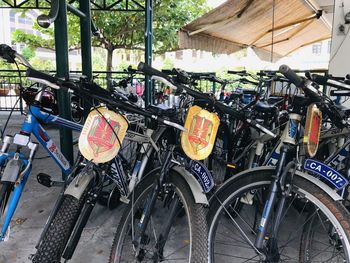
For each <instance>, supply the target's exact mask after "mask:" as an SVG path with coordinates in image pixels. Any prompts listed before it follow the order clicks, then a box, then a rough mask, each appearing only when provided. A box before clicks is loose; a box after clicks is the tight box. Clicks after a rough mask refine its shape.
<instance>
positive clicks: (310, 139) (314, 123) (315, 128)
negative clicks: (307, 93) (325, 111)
mask: <svg viewBox="0 0 350 263" xmlns="http://www.w3.org/2000/svg"><path fill="white" fill-rule="evenodd" d="M321 126H322V112H321V111H320V110H319V108H318V107H317V106H316V104H314V103H313V104H311V105H310V106H309V107H308V108H307V114H306V121H305V132H304V139H303V142H304V147H305V152H306V153H307V155H308V156H309V157H314V156H315V155H316V153H317V149H318V143H319V139H320V133H321Z"/></svg>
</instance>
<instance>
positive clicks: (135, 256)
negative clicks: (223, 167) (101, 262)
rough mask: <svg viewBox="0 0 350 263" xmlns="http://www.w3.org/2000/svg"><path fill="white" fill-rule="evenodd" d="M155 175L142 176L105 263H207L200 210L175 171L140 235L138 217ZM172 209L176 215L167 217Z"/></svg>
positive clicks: (204, 222)
mask: <svg viewBox="0 0 350 263" xmlns="http://www.w3.org/2000/svg"><path fill="white" fill-rule="evenodd" d="M157 176H159V175H158V174H157V173H152V174H150V175H149V176H146V177H145V178H144V180H142V181H141V182H140V183H139V184H138V186H137V188H136V189H135V191H134V194H133V196H132V197H131V200H130V203H129V205H128V206H127V207H126V210H125V212H124V214H123V216H122V218H121V220H120V223H119V226H118V229H117V232H116V234H115V237H114V241H113V245H112V250H111V254H110V260H109V262H113V263H116V262H161V261H164V262H168V261H170V262H179V263H180V262H192V263H197V262H198V263H203V262H207V260H208V246H207V225H206V220H205V213H204V207H203V205H202V204H196V203H195V201H194V198H193V195H192V193H191V190H190V188H189V186H188V184H187V183H186V181H185V180H184V179H183V178H182V177H181V176H180V175H179V174H177V173H175V172H172V171H170V174H169V177H168V180H167V182H166V187H165V188H163V189H162V190H161V191H159V194H158V197H157V200H156V203H155V206H154V209H153V210H152V214H151V218H150V220H149V222H148V225H147V228H146V231H145V234H144V235H142V236H140V233H139V232H140V231H139V230H140V225H141V223H142V220H143V216H142V214H143V211H144V208H145V207H146V206H147V205H148V204H149V197H150V195H151V193H152V191H153V189H154V188H153V187H154V183H155V182H157ZM174 205H175V206H176V207H174ZM172 209H176V210H175V211H176V213H175V216H174V217H173V218H170V211H171V210H172ZM169 227H170V229H169Z"/></svg>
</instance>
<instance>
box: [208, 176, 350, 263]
mask: <svg viewBox="0 0 350 263" xmlns="http://www.w3.org/2000/svg"><path fill="white" fill-rule="evenodd" d="M273 175H274V171H272V170H270V171H260V172H256V171H255V172H247V173H244V174H242V175H241V176H239V177H238V178H236V179H235V180H232V181H228V184H230V185H226V187H225V188H222V190H221V191H219V192H218V193H217V194H216V195H215V196H214V197H213V198H212V202H211V204H210V211H209V216H208V224H209V237H208V240H209V251H210V260H211V262H224V261H226V262H235V263H236V262H237V263H239V262H350V261H349V260H350V257H349V252H350V222H349V218H350V217H349V212H348V211H347V210H346V209H345V208H344V206H343V205H342V204H341V203H340V202H335V201H334V200H333V199H331V197H330V196H328V195H327V193H326V192H325V191H323V190H322V189H321V188H320V187H318V186H317V185H315V184H312V183H310V182H309V181H307V180H305V179H304V178H302V177H299V176H297V175H295V176H294V178H293V188H292V191H291V193H290V195H289V196H288V197H287V202H286V204H285V209H284V211H283V213H282V220H281V223H280V227H279V231H278V233H277V236H273V235H272V227H273V226H274V224H275V222H273V220H272V222H270V227H269V230H268V231H267V235H266V236H265V242H264V248H263V250H260V251H259V250H258V249H257V248H256V247H255V246H254V241H255V238H256V233H257V231H258V227H259V223H260V219H261V216H262V211H263V208H264V205H265V200H266V197H267V195H268V190H269V186H270V183H271V181H272V180H274V179H273ZM237 202H241V203H242V205H243V206H242V207H241V208H240V210H238V211H237V210H235V205H236V204H237ZM272 218H274V217H272Z"/></svg>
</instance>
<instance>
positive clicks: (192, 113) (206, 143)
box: [181, 105, 220, 160]
mask: <svg viewBox="0 0 350 263" xmlns="http://www.w3.org/2000/svg"><path fill="white" fill-rule="evenodd" d="M219 125H220V119H219V117H218V116H217V115H216V114H215V113H212V112H209V111H207V110H204V109H202V108H201V107H199V106H197V105H195V106H192V107H190V108H189V110H188V112H187V116H186V120H185V128H186V129H187V132H181V146H182V149H183V150H184V152H185V154H186V155H187V156H188V157H189V158H191V159H192V160H203V159H205V158H207V157H208V156H209V155H210V154H211V152H212V150H213V147H214V143H215V138H216V134H217V131H218V128H219Z"/></svg>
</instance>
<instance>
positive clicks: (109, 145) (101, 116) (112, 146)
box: [79, 107, 128, 163]
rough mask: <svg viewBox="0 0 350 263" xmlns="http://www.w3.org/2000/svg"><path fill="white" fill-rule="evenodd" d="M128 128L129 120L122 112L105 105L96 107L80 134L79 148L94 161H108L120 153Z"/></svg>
mask: <svg viewBox="0 0 350 263" xmlns="http://www.w3.org/2000/svg"><path fill="white" fill-rule="evenodd" d="M127 129H128V122H127V121H126V119H125V118H123V116H121V115H120V114H118V113H115V112H114V111H111V110H108V109H107V108H104V107H100V108H98V109H95V110H93V111H91V112H90V113H89V115H88V117H87V119H86V121H85V124H84V127H83V130H82V131H81V134H80V136H79V150H80V152H81V154H82V155H83V156H84V157H85V158H86V159H87V160H91V161H92V162H94V163H105V162H108V161H110V160H112V159H113V158H114V157H115V156H116V155H117V154H118V151H119V149H120V144H121V143H122V142H123V139H124V136H125V133H126V131H127ZM113 131H114V132H113ZM116 135H117V136H118V138H117V136H116ZM118 139H119V140H118Z"/></svg>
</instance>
